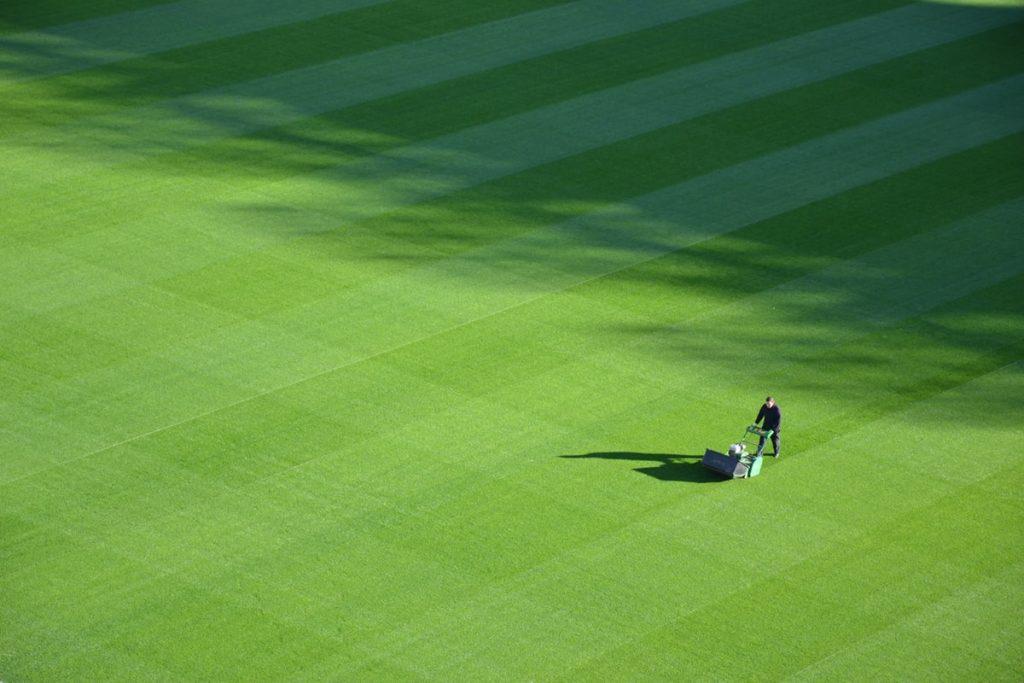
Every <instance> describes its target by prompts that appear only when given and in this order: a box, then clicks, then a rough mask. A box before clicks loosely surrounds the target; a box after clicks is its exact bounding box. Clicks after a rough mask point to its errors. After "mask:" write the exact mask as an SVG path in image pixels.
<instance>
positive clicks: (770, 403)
mask: <svg viewBox="0 0 1024 683" xmlns="http://www.w3.org/2000/svg"><path fill="white" fill-rule="evenodd" d="M764 404H765V405H766V406H768V407H769V408H771V407H772V406H774V405H775V399H774V398H772V397H771V396H768V397H767V398H765V399H764Z"/></svg>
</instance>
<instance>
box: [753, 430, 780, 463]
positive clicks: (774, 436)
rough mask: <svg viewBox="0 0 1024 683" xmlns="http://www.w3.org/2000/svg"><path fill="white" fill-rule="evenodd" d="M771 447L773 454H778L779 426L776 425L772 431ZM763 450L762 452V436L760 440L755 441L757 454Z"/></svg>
mask: <svg viewBox="0 0 1024 683" xmlns="http://www.w3.org/2000/svg"><path fill="white" fill-rule="evenodd" d="M772 448H774V449H775V455H776V456H778V455H779V428H778V427H776V428H775V430H774V431H772ZM763 452H764V437H763V436H762V437H761V440H760V441H758V442H757V454H758V455H760V454H761V453H763Z"/></svg>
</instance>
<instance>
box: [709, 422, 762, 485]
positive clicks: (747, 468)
mask: <svg viewBox="0 0 1024 683" xmlns="http://www.w3.org/2000/svg"><path fill="white" fill-rule="evenodd" d="M773 433H774V432H773V431H772V430H770V429H761V428H760V427H758V426H757V425H750V426H749V427H747V428H746V429H745V430H744V431H743V436H742V437H741V438H740V440H739V441H737V442H736V443H734V444H732V445H731V446H729V452H728V453H719V452H718V451H713V450H711V449H710V448H708V449H707V450H705V451H704V458H703V459H702V460H701V461H700V462H701V464H702V465H704V467H707V468H708V469H709V470H713V471H715V472H718V473H719V474H724V475H725V476H727V477H729V478H730V479H748V478H750V477H756V476H757V475H759V474H761V462H762V460H763V459H764V456H763V455H762V454H761V453H759V452H758V451H757V446H756V444H755V443H754V441H753V439H754V437H756V438H757V441H758V442H760V440H761V438H762V437H763V438H764V439H765V440H766V441H767V440H768V439H770V438H771V436H772V434H773ZM751 448H753V450H754V454H753V455H751V454H750V449H751Z"/></svg>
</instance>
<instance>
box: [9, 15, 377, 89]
mask: <svg viewBox="0 0 1024 683" xmlns="http://www.w3.org/2000/svg"><path fill="white" fill-rule="evenodd" d="M389 1H390V0H292V1H290V2H268V0H183V1H182V2H175V3H170V4H166V5H157V6H156V7H151V8H148V9H142V10H137V11H134V12H125V13H123V14H115V15H113V16H109V17H101V18H99V19H90V20H87V21H80V22H75V23H73V24H64V25H63V26H56V27H53V28H49V29H43V30H39V31H32V32H28V33H17V34H14V35H9V36H5V37H0V88H2V87H4V86H5V85H10V84H13V83H18V82H22V81H27V80H32V79H35V78H41V77H44V76H55V75H57V74H63V73H71V72H74V71H80V70H82V69H88V68H91V67H94V66H99V65H101V64H110V63H113V62H119V61H122V60H126V59H131V58H133V57H138V56H140V55H147V54H153V53H156V52H163V51H165V50H173V49H175V48H180V47H186V46H188V45H192V44H195V43H201V42H206V41H211V40H217V39H220V38H228V37H231V36H239V35H243V34H246V33H250V32H252V31H259V30H262V29H267V28H273V27H275V26H280V25H282V24H289V23H294V22H299V21H306V20H309V19H316V18H317V17H322V16H326V15H328V14H338V13H341V12H347V11H351V10H355V9H359V8H361V7H370V6H372V5H379V4H382V3H385V2H389Z"/></svg>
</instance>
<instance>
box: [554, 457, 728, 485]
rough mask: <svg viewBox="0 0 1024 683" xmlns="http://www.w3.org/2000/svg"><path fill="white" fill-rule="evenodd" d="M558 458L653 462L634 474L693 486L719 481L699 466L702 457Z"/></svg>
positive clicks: (635, 469)
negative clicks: (685, 482) (637, 473)
mask: <svg viewBox="0 0 1024 683" xmlns="http://www.w3.org/2000/svg"><path fill="white" fill-rule="evenodd" d="M558 457H560V458H567V459H572V460H577V459H599V460H628V461H633V462H655V463H658V464H657V465H655V466H652V467H635V468H633V471H634V472H640V473H641V474H646V475H647V476H649V477H654V478H655V479H659V480H661V481H687V482H690V483H693V484H704V483H707V482H712V481H721V477H717V476H715V474H714V472H711V471H709V470H708V469H706V468H705V467H703V466H701V464H700V461H701V458H702V457H703V456H702V455H681V454H677V453H634V452H630V451H607V452H600V453H583V454H579V455H560V456H558Z"/></svg>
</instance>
